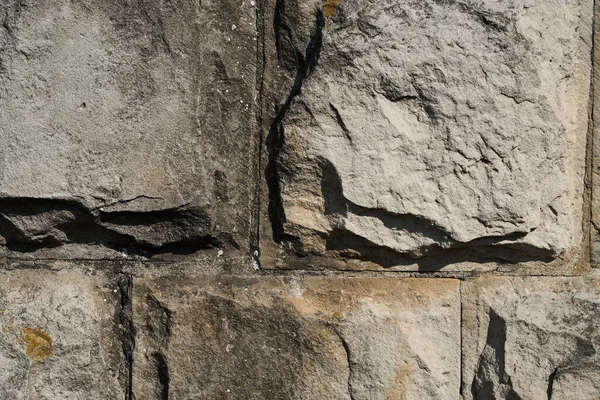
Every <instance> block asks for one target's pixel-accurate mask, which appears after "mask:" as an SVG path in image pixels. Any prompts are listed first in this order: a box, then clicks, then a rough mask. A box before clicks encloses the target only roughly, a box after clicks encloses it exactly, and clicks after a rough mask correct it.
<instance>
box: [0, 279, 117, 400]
mask: <svg viewBox="0 0 600 400" xmlns="http://www.w3.org/2000/svg"><path fill="white" fill-rule="evenodd" d="M118 296H119V290H118V286H117V283H116V281H109V280H107V279H106V278H104V277H102V276H101V275H100V274H95V276H89V275H86V274H82V273H76V272H69V271H62V272H49V271H41V270H19V271H10V272H8V271H4V272H1V273H0V329H1V331H0V398H2V399H14V400H20V399H23V400H26V399H40V400H42V399H47V400H51V399H52V400H54V399H65V400H67V399H98V400H100V399H122V398H124V397H125V387H126V384H127V373H126V365H125V364H124V362H123V358H122V354H123V350H122V345H121V341H120V339H119V332H118V331H117V330H116V329H117V325H116V315H117V313H118V309H117V304H119V300H118Z"/></svg>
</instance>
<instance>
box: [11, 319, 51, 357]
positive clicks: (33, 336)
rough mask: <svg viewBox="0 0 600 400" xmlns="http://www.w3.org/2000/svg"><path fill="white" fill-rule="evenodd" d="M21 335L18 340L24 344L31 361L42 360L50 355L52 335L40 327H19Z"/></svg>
mask: <svg viewBox="0 0 600 400" xmlns="http://www.w3.org/2000/svg"><path fill="white" fill-rule="evenodd" d="M21 333H22V334H23V337H22V338H20V339H19V341H20V342H21V343H22V344H24V345H25V352H26V353H27V356H29V358H30V359H32V360H33V361H43V360H46V359H48V358H50V356H51V355H52V349H53V346H52V337H51V336H50V335H49V334H48V333H46V332H44V331H43V330H42V329H40V328H30V327H24V328H21Z"/></svg>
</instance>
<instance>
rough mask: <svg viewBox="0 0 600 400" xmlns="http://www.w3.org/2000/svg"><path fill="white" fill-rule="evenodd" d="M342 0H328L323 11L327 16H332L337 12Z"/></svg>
mask: <svg viewBox="0 0 600 400" xmlns="http://www.w3.org/2000/svg"><path fill="white" fill-rule="evenodd" d="M339 5H340V0H327V1H326V2H325V5H324V6H323V13H324V14H325V16H326V17H327V18H332V17H333V16H334V15H335V14H336V13H337V8H338V6H339Z"/></svg>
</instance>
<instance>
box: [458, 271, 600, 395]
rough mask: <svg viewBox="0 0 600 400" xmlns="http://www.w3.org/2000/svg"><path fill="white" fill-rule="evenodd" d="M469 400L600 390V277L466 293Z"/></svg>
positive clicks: (512, 281)
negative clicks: (599, 353) (599, 278)
mask: <svg viewBox="0 0 600 400" xmlns="http://www.w3.org/2000/svg"><path fill="white" fill-rule="evenodd" d="M461 293H462V310H463V313H462V320H463V322H462V344H463V348H462V351H463V366H462V374H463V387H462V395H463V398H464V399H482V400H483V399H552V400H557V399H578V400H588V399H589V400H592V399H597V398H598V393H600V372H599V371H600V358H598V346H600V341H599V338H600V336H599V333H600V280H598V279H591V278H589V279H586V278H535V277H529V278H500V277H486V278H478V279H469V280H467V281H466V282H465V283H464V284H463V286H462V288H461Z"/></svg>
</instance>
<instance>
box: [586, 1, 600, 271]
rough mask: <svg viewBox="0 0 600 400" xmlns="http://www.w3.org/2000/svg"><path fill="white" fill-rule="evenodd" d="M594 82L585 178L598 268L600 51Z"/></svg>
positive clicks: (598, 34)
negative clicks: (587, 170)
mask: <svg viewBox="0 0 600 400" xmlns="http://www.w3.org/2000/svg"><path fill="white" fill-rule="evenodd" d="M598 17H600V7H598V6H596V7H595V9H594V18H595V20H596V19H597V18H598ZM593 48H594V49H598V48H600V26H599V25H598V24H597V23H595V24H594V47H593ZM592 61H593V66H592V70H593V76H594V84H593V85H592V89H593V91H592V94H591V101H590V115H589V128H590V129H589V138H588V142H589V143H588V153H589V154H591V160H589V163H590V167H591V168H590V173H589V176H588V177H587V178H588V179H587V180H586V185H589V186H588V189H589V191H590V192H591V205H590V208H591V209H590V211H591V212H590V214H591V226H590V236H591V241H590V247H591V251H590V254H591V257H590V258H591V266H592V267H594V268H598V267H599V266H600V194H599V188H600V121H598V117H599V116H600V84H599V83H598V77H600V52H598V51H597V50H596V51H593V52H592Z"/></svg>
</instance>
